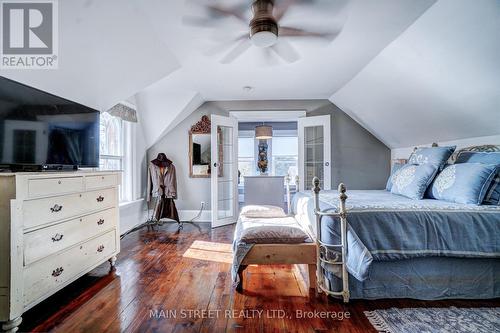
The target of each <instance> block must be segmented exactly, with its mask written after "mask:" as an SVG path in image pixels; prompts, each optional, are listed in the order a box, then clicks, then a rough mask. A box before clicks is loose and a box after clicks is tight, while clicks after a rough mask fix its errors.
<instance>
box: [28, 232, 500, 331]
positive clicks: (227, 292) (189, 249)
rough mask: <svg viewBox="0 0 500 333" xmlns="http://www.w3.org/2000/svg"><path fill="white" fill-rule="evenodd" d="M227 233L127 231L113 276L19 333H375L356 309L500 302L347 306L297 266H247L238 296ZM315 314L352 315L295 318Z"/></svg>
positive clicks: (83, 288) (102, 275)
mask: <svg viewBox="0 0 500 333" xmlns="http://www.w3.org/2000/svg"><path fill="white" fill-rule="evenodd" d="M232 234H233V227H232V226H228V227H222V228H218V229H214V230H211V229H210V225H209V224H202V223H200V224H186V225H185V227H184V229H183V230H181V231H180V232H178V231H177V226H176V225H174V224H167V225H164V226H162V227H161V228H160V229H159V231H157V232H147V231H146V230H142V231H139V232H135V233H132V234H130V235H128V236H127V237H126V238H125V239H124V240H123V241H122V244H121V245H122V250H121V253H120V255H119V257H118V262H117V269H116V271H115V272H114V273H111V274H108V265H107V264H104V265H102V266H100V267H98V268H97V269H95V270H94V271H92V272H91V273H89V274H87V275H86V276H84V277H82V278H81V279H79V280H78V281H76V282H75V283H73V284H71V285H70V286H68V287H67V288H65V289H64V290H62V291H60V292H59V293H57V294H56V295H54V296H53V297H51V298H49V299H47V300H46V301H44V302H43V303H41V304H39V305H37V306H36V307H34V308H33V309H31V310H30V311H28V312H27V313H25V314H24V316H23V318H24V320H23V324H22V325H21V327H20V331H23V332H27V331H34V332H47V331H51V332H65V333H66V332H72V333H75V332H86V333H87V332H91V333H94V332H225V331H229V332H252V333H253V332H317V331H324V332H375V330H374V329H373V328H372V327H371V326H370V324H369V322H368V320H367V319H366V318H365V316H364V314H363V311H366V310H373V309H379V308H388V307H393V306H395V307H430V306H432V307H440V306H466V307H474V306H500V300H488V301H458V300H457V301H438V302H424V301H415V300H379V301H356V300H354V301H351V303H349V304H348V305H344V304H342V303H340V302H338V301H335V300H330V299H327V298H325V297H320V298H316V297H314V295H310V294H309V291H308V289H307V288H306V285H305V282H304V280H303V278H302V274H301V271H300V270H299V269H297V268H296V267H295V266H267V267H266V266H261V267H249V268H248V269H247V273H246V280H245V285H244V287H245V291H244V293H243V294H238V293H236V292H234V291H233V289H232V288H231V278H230V272H229V268H230V264H229V262H230V260H231V253H230V243H231V239H232ZM189 310H199V312H194V311H192V312H189ZM201 310H211V312H208V311H206V312H205V313H202V312H201ZM242 310H247V312H241V311H242ZM280 310H281V311H280ZM315 310H317V311H329V312H330V313H331V315H333V314H336V315H338V314H339V313H344V315H345V316H346V315H347V313H348V314H349V318H345V319H343V320H338V319H331V318H330V319H325V318H312V319H300V318H297V311H310V312H308V314H314V313H313V311H315ZM226 311H230V313H228V312H226ZM257 311H263V312H257ZM259 314H260V316H259ZM155 315H156V317H155ZM283 315H284V317H283ZM210 317H213V318H210Z"/></svg>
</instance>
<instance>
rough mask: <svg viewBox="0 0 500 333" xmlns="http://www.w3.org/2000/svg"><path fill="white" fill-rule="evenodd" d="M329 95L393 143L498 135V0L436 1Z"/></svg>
mask: <svg viewBox="0 0 500 333" xmlns="http://www.w3.org/2000/svg"><path fill="white" fill-rule="evenodd" d="M330 100H331V101H332V102H333V103H335V104H336V105H338V106H339V107H340V108H342V109H343V110H344V111H346V112H347V113H348V114H350V115H351V116H352V117H353V118H355V119H356V120H358V122H360V123H361V124H362V125H363V126H365V127H366V128H367V129H368V130H370V131H371V132H372V133H373V134H374V135H376V136H377V137H378V138H380V139H381V140H382V141H383V142H384V143H386V144H387V145H388V146H389V147H391V148H396V147H407V146H411V145H417V144H426V143H429V142H437V141H447V140H455V139H463V138H471V137H479V136H487V135H496V134H500V2H498V1H495V0H491V1H488V0H485V1H480V2H476V1H468V0H440V1H438V2H437V3H436V4H434V5H433V6H432V7H431V8H430V9H429V10H427V11H426V13H425V14H424V15H422V16H421V17H420V18H419V19H418V20H417V21H416V22H415V23H414V24H413V25H411V26H410V27H409V28H408V29H407V30H406V31H405V32H404V33H403V34H402V35H401V36H400V37H399V38H397V39H396V40H394V41H393V42H392V43H391V44H389V45H388V46H387V47H386V48H385V49H384V50H383V51H382V52H381V53H380V54H379V55H378V56H377V57H375V58H374V59H373V60H372V61H371V62H370V63H369V64H368V65H367V66H366V67H365V68H364V69H363V70H362V71H361V72H360V73H359V74H358V75H356V76H355V77H354V79H352V80H351V81H350V82H349V83H347V84H346V85H345V86H344V87H342V88H341V89H339V90H338V91H337V92H335V93H334V94H333V95H332V96H331V98H330Z"/></svg>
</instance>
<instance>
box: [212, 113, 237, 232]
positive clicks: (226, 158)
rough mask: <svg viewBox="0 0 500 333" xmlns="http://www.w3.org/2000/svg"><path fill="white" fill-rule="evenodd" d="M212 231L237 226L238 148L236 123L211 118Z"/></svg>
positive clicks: (234, 121) (224, 119) (231, 120)
mask: <svg viewBox="0 0 500 333" xmlns="http://www.w3.org/2000/svg"><path fill="white" fill-rule="evenodd" d="M211 119H212V120H211V121H212V125H211V126H212V127H211V136H212V138H211V140H212V143H211V145H212V152H211V154H212V172H211V175H212V176H211V177H212V227H213V228H214V227H219V226H223V225H226V224H231V223H234V222H236V220H237V216H238V179H237V177H238V158H237V156H238V154H237V150H238V145H237V136H238V134H237V128H238V123H237V121H236V119H234V118H229V117H221V116H215V115H213V116H212V118H211Z"/></svg>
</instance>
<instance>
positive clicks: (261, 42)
mask: <svg viewBox="0 0 500 333" xmlns="http://www.w3.org/2000/svg"><path fill="white" fill-rule="evenodd" d="M250 39H251V40H252V43H253V45H255V46H257V47H270V46H273V45H274V44H276V41H277V40H278V36H277V35H276V34H274V33H273V32H271V31H259V32H257V33H255V34H253V35H252V36H251V37H250Z"/></svg>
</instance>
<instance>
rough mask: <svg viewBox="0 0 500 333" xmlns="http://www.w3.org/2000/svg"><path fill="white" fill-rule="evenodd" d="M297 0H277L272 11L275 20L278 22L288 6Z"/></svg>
mask: <svg viewBox="0 0 500 333" xmlns="http://www.w3.org/2000/svg"><path fill="white" fill-rule="evenodd" d="M297 1H298V0H280V1H279V2H277V3H276V5H275V6H274V11H273V15H274V18H275V19H276V21H277V22H279V21H280V20H281V19H282V18H283V16H285V14H286V12H287V11H288V9H289V8H290V6H292V5H293V4H295V3H296V2H297Z"/></svg>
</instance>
